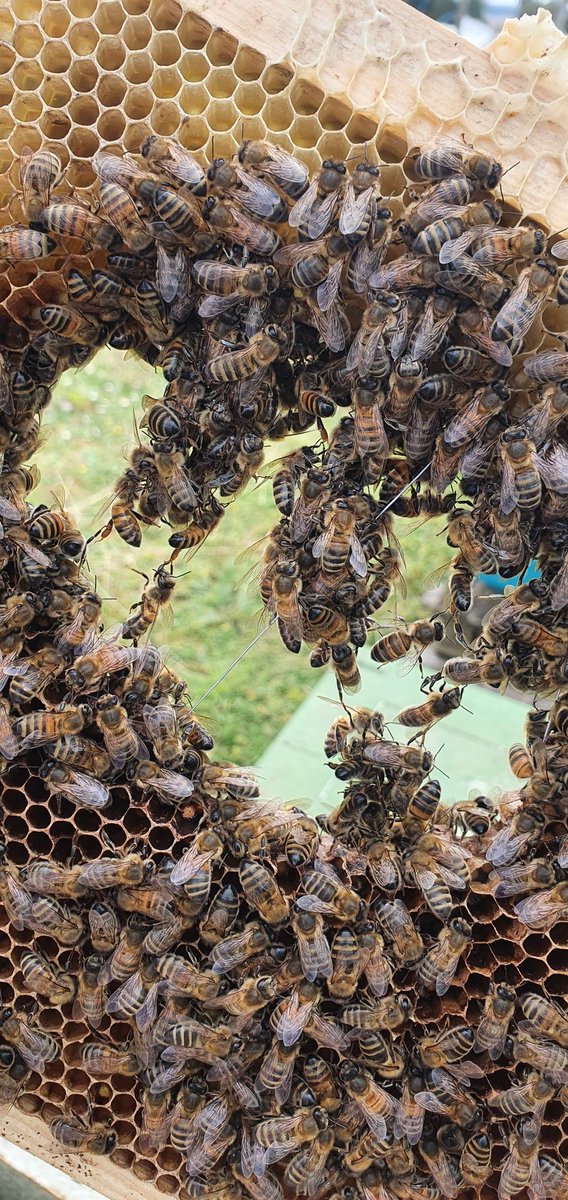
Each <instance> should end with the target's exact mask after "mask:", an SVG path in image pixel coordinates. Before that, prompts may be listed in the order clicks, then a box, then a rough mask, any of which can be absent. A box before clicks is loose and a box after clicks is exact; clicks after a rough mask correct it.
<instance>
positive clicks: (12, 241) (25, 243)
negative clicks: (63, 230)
mask: <svg viewBox="0 0 568 1200" xmlns="http://www.w3.org/2000/svg"><path fill="white" fill-rule="evenodd" d="M56 244H57V243H56V242H55V239H54V238H50V237H48V236H47V234H46V233H40V232H39V231H36V230H35V229H26V227H25V226H24V225H5V226H4V228H3V229H2V230H0V257H1V258H4V259H6V258H7V259H10V260H13V261H15V262H19V261H20V260H25V259H28V258H47V257H48V255H49V254H51V253H52V251H53V250H55V247H56Z"/></svg>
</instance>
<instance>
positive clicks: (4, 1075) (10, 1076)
mask: <svg viewBox="0 0 568 1200" xmlns="http://www.w3.org/2000/svg"><path fill="white" fill-rule="evenodd" d="M29 1073H30V1072H29V1067H27V1066H26V1064H25V1062H24V1060H23V1059H22V1058H21V1056H20V1055H19V1054H18V1053H17V1052H16V1051H15V1050H14V1049H13V1048H12V1047H11V1046H5V1045H4V1046H0V1115H2V1116H3V1117H5V1116H6V1114H7V1112H8V1111H9V1110H10V1108H11V1107H12V1105H13V1104H15V1103H16V1100H17V1099H18V1096H19V1095H20V1093H21V1091H22V1089H23V1087H24V1085H25V1083H26V1080H27V1078H28V1076H29Z"/></svg>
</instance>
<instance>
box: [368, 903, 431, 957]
mask: <svg viewBox="0 0 568 1200" xmlns="http://www.w3.org/2000/svg"><path fill="white" fill-rule="evenodd" d="M377 916H378V919H379V921H380V922H381V925H382V927H383V929H384V931H385V934H386V936H387V938H388V939H389V941H390V942H391V953H392V954H393V955H394V958H395V959H396V962H397V963H398V964H399V965H400V966H405V967H409V966H413V965H414V964H415V963H417V962H418V961H419V959H420V958H421V957H422V955H423V954H424V943H423V941H422V938H421V936H420V934H419V932H418V930H417V929H416V927H415V925H414V921H413V920H412V917H411V916H410V913H409V911H408V909H407V907H406V905H405V904H403V902H402V900H398V899H397V900H381V901H380V902H379V904H378V905H377Z"/></svg>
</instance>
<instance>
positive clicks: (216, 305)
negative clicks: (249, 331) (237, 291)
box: [197, 295, 243, 319]
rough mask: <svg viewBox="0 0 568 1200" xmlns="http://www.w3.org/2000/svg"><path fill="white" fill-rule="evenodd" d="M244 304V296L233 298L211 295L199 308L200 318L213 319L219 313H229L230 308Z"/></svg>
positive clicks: (234, 296)
mask: <svg viewBox="0 0 568 1200" xmlns="http://www.w3.org/2000/svg"><path fill="white" fill-rule="evenodd" d="M242 302H243V298H242V296H238V295H233V296H213V295H209V296H206V297H205V299H204V300H202V301H201V304H200V305H199V308H198V310H197V311H198V313H199V316H200V317H204V318H205V319H209V318H211V317H216V316H218V315H219V313H224V312H227V311H228V310H229V309H230V308H235V307H236V305H237V304H242Z"/></svg>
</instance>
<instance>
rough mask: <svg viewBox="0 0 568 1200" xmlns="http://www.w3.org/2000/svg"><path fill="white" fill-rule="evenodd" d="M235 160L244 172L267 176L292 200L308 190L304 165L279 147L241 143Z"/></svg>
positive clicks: (265, 143)
mask: <svg viewBox="0 0 568 1200" xmlns="http://www.w3.org/2000/svg"><path fill="white" fill-rule="evenodd" d="M237 159H238V161H239V163H240V164H241V166H242V167H243V168H244V169H245V170H246V171H252V172H258V173H259V174H260V175H266V176H268V178H269V179H270V180H271V181H272V182H273V183H275V184H276V185H277V186H278V187H279V188H281V190H282V191H283V192H284V193H285V195H286V196H289V197H290V199H292V200H296V199H298V197H299V196H301V195H302V194H303V193H304V192H305V191H306V190H307V188H308V184H309V173H308V168H307V167H306V165H305V163H303V162H301V161H300V160H299V159H298V158H294V156H293V155H292V154H289V153H288V152H287V151H286V150H283V149H282V148H281V147H280V146H273V145H272V144H271V143H270V142H263V141H243V142H241V145H240V146H239V149H238V151H237Z"/></svg>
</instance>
